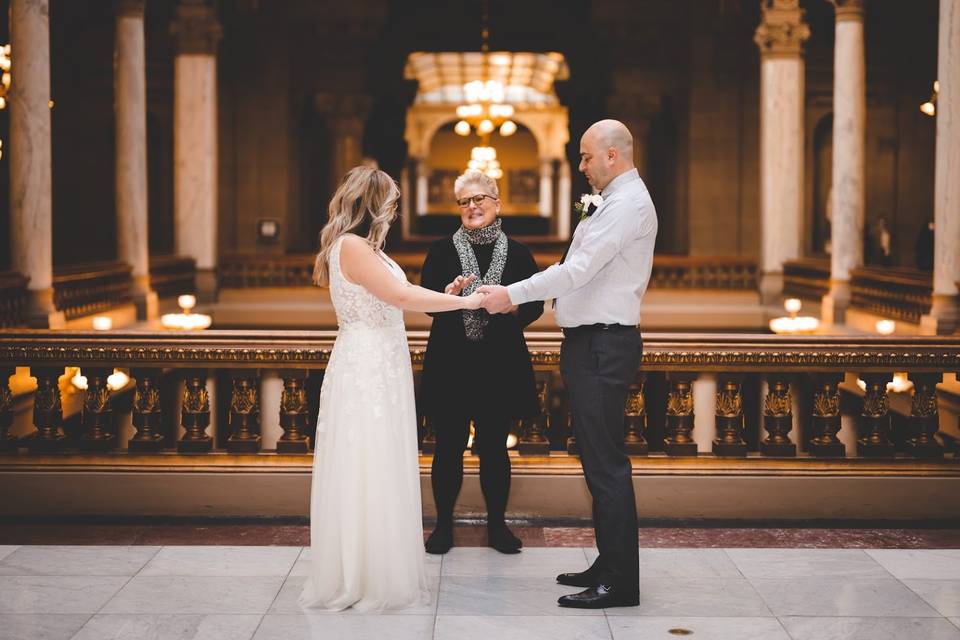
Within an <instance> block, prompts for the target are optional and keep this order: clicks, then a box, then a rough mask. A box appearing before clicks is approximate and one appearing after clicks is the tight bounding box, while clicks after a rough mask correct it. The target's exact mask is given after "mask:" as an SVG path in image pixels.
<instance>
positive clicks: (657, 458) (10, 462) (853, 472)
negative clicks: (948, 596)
mask: <svg viewBox="0 0 960 640" xmlns="http://www.w3.org/2000/svg"><path fill="white" fill-rule="evenodd" d="M432 460H433V457H432V456H430V455H420V472H421V473H422V474H427V473H429V471H430V465H431V462H432ZM510 463H511V466H512V468H513V474H514V475H515V476H522V475H535V476H542V475H549V476H566V475H570V476H581V475H582V474H583V469H582V466H581V464H580V459H579V458H578V457H577V456H570V455H567V454H565V453H559V452H556V453H552V454H551V455H549V456H511V457H510ZM631 463H632V466H633V475H634V476H645V475H677V476H761V477H774V476H775V477H777V478H782V477H797V476H812V477H831V478H834V477H859V478H871V477H921V478H960V465H957V464H956V463H955V462H954V461H952V460H945V461H924V460H915V459H903V460H870V459H866V458H862V459H861V458H847V459H844V460H819V459H815V458H808V457H802V456H801V457H797V458H794V459H785V458H764V457H761V456H758V455H756V454H752V453H751V454H748V455H747V456H746V457H745V458H737V459H731V458H721V457H714V456H710V455H702V456H700V457H698V458H676V457H669V456H666V455H664V454H662V453H657V452H653V453H650V454H649V456H632V457H631ZM312 464H313V456H312V455H310V454H299V455H283V454H273V453H259V454H228V453H225V452H213V453H209V454H206V455H204V456H202V457H196V456H183V455H178V454H176V453H158V454H149V455H138V454H128V453H121V452H117V453H105V454H104V453H93V454H58V455H43V454H37V455H31V456H19V457H6V458H0V470H2V471H3V472H4V473H19V474H24V473H40V474H49V473H58V472H69V473H98V474H103V473H163V474H167V473H269V474H272V475H273V474H296V475H309V474H310V471H311V469H312ZM478 467H479V459H478V457H477V456H472V455H471V456H465V457H464V470H465V471H466V473H467V474H468V475H476V473H477V471H478Z"/></svg>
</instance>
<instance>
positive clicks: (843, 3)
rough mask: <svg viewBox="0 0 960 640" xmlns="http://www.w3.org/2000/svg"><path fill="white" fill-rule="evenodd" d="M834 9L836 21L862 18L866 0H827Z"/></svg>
mask: <svg viewBox="0 0 960 640" xmlns="http://www.w3.org/2000/svg"><path fill="white" fill-rule="evenodd" d="M827 2H829V3H830V4H832V5H833V6H834V8H835V10H836V14H837V21H838V22H839V21H841V20H857V21H862V20H863V9H864V7H865V6H866V4H867V0H827Z"/></svg>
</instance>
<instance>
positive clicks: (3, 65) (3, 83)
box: [0, 43, 53, 158]
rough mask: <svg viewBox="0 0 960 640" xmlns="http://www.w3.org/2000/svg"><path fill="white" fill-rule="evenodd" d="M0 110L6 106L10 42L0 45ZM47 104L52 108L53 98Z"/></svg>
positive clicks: (0, 154) (0, 155) (8, 83)
mask: <svg viewBox="0 0 960 640" xmlns="http://www.w3.org/2000/svg"><path fill="white" fill-rule="evenodd" d="M0 74H2V75H0V110H3V109H6V108H7V96H8V95H9V91H10V83H11V82H12V78H11V77H10V44H9V43H7V44H5V45H0ZM47 106H48V107H50V108H51V109H53V100H48V101H47ZM2 157H3V140H0V158H2Z"/></svg>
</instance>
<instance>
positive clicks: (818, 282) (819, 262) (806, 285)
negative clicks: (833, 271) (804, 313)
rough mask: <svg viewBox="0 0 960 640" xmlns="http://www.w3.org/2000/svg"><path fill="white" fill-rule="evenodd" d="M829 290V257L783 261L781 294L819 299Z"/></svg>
mask: <svg viewBox="0 0 960 640" xmlns="http://www.w3.org/2000/svg"><path fill="white" fill-rule="evenodd" d="M829 292H830V259H829V258H802V259H800V260H788V261H787V262H784V263H783V294H784V295H785V296H787V297H791V298H806V299H808V300H820V299H821V298H822V297H823V296H825V295H827V294H828V293H829Z"/></svg>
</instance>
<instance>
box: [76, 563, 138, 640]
mask: <svg viewBox="0 0 960 640" xmlns="http://www.w3.org/2000/svg"><path fill="white" fill-rule="evenodd" d="M131 580H133V576H130V577H129V578H127V581H126V582H124V583H123V584H122V585H120V588H119V589H117V590H116V591H114V592H113V595H111V596H110V597H109V598H107V599H106V600H105V601H104V603H103V604H102V605H100V608H99V609H97V610H96V611H94V612H93V614H92V615H91V616H90V617H89V618H87V621H86V622H84V623H83V626H81V627H80V629H78V630H77V634H79V633H80V631H82V630H83V628H84V627H86V626H87V625H88V624H90V621H91V620H93V619H94V618H95V617H97V615H99V614H100V612H101V611H103V609H104V607H106V606H107V605H108V604H110V603H111V602H113V600H114V598H116V597H117V596H118V595H119V594H120V592H121V591H123V590H124V589H125V588H126V586H127V585H128V584H130V581H131ZM75 636H76V634H74V637H75Z"/></svg>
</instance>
